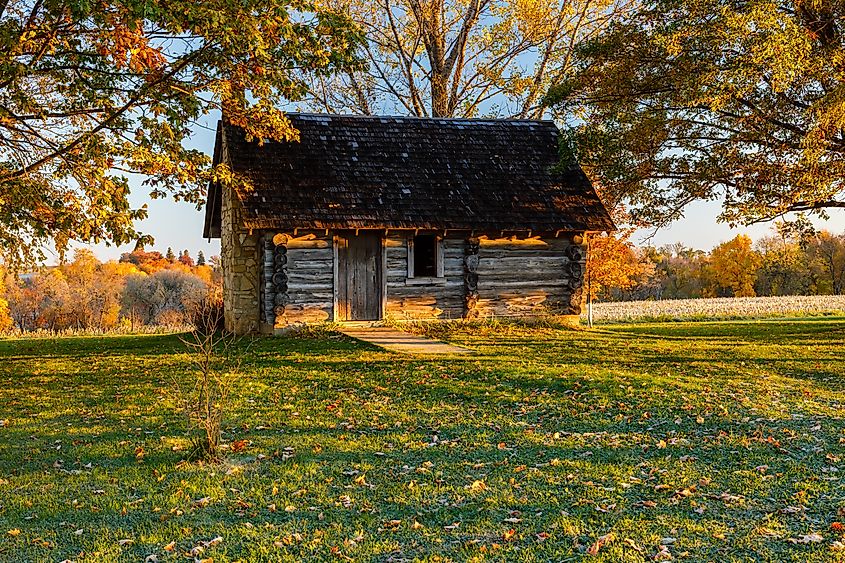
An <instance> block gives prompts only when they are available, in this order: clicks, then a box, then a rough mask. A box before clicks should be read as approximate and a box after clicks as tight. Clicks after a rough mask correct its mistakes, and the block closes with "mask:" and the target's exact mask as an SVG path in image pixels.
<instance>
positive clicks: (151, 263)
mask: <svg viewBox="0 0 845 563" xmlns="http://www.w3.org/2000/svg"><path fill="white" fill-rule="evenodd" d="M120 261H121V262H126V263H129V264H134V265H135V266H137V267H138V269H139V270H142V271H144V272H146V273H148V274H152V273H154V272H157V271H159V270H162V269H164V268H166V267H167V266H168V265H169V264H170V262H168V261H167V259H166V258H165V257H164V256H162V254H161V252H157V251H150V252H145V251H144V250H143V249H141V250H135V251H133V252H124V253H123V254H121V255H120Z"/></svg>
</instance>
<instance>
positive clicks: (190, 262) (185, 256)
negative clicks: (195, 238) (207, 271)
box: [179, 250, 194, 268]
mask: <svg viewBox="0 0 845 563" xmlns="http://www.w3.org/2000/svg"><path fill="white" fill-rule="evenodd" d="M179 262H180V263H181V264H182V265H184V266H187V267H189V268H193V267H194V259H193V258H191V254H190V253H189V252H188V251H187V250H183V251H182V254H180V255H179Z"/></svg>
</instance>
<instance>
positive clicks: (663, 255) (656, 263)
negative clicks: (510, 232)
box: [586, 223, 845, 301]
mask: <svg viewBox="0 0 845 563" xmlns="http://www.w3.org/2000/svg"><path fill="white" fill-rule="evenodd" d="M803 227H804V228H796V227H795V223H777V224H776V227H775V228H774V229H773V230H772V233H771V234H769V235H768V236H765V237H762V238H760V239H759V240H757V241H752V240H751V238H749V237H748V236H747V235H738V236H736V237H735V238H733V239H731V240H729V241H726V242H723V243H721V244H719V245H718V246H716V247H715V248H713V249H711V250H710V251H709V252H708V251H704V250H697V249H693V248H690V247H688V246H686V245H684V244H683V243H680V242H679V243H675V244H670V245H664V246H660V247H654V246H644V247H636V246H635V245H633V244H632V243H631V242H630V240H628V238H627V237H626V236H624V235H623V236H622V237H613V236H607V235H599V236H597V237H595V238H594V239H593V240H592V241H591V251H592V254H591V256H590V257H589V262H588V269H587V274H586V284H587V287H588V288H589V291H590V293H591V296H592V298H593V299H594V300H596V301H628V300H641V299H694V298H701V297H754V296H780V295H843V294H845V233H841V234H834V233H831V232H828V231H824V230H822V231H819V232H815V231H814V230H813V229H812V228H809V226H808V225H807V224H806V223H805V224H803Z"/></svg>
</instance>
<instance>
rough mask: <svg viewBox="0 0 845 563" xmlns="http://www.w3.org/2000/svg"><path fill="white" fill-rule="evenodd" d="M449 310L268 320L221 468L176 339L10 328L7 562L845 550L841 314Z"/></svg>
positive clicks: (0, 410) (0, 349)
mask: <svg viewBox="0 0 845 563" xmlns="http://www.w3.org/2000/svg"><path fill="white" fill-rule="evenodd" d="M432 330H438V331H443V332H444V334H441V336H443V337H445V338H447V339H448V340H450V341H452V342H455V343H459V344H464V345H467V346H470V347H473V348H476V349H477V350H479V352H480V354H479V355H477V356H473V357H469V358H466V357H465V358H458V359H436V360H423V359H409V358H407V357H403V356H400V355H396V354H391V353H387V352H382V351H380V350H377V349H374V348H370V347H368V346H366V345H363V344H359V343H356V342H354V341H351V340H349V339H347V338H346V337H340V336H337V335H329V336H328V337H324V338H322V339H306V338H277V339H262V340H258V341H257V342H255V343H254V344H253V346H252V348H251V351H250V353H249V355H248V356H247V357H246V358H245V361H244V363H243V365H242V368H241V369H242V372H243V376H242V378H241V379H240V380H239V381H238V383H237V386H236V389H235V390H234V392H233V401H234V403H233V405H232V408H231V410H230V413H229V418H228V422H227V424H226V438H227V440H236V439H237V440H247V441H248V442H249V446H248V447H247V449H246V450H245V451H243V452H239V453H236V454H232V455H230V457H229V459H228V461H227V462H226V463H225V464H222V465H216V466H200V465H196V464H185V463H180V460H181V459H182V456H184V451H180V449H181V448H183V447H184V444H185V438H184V424H183V421H182V419H181V418H180V417H179V416H178V415H177V414H175V413H174V410H173V405H172V402H171V400H170V398H168V394H167V389H168V387H169V383H168V382H169V381H170V377H172V376H173V375H174V374H176V375H177V376H179V375H180V374H182V375H185V374H187V370H188V363H187V358H186V356H185V355H184V353H183V351H182V350H183V349H182V347H181V345H180V343H179V342H178V340H177V338H176V337H174V336H132V337H122V336H120V337H105V338H100V337H98V338H85V337H76V338H64V339H56V340H50V339H43V340H35V339H33V340H0V380H2V388H0V420H2V421H3V422H2V424H0V560H2V561H54V562H58V561H62V560H65V559H69V560H72V561H78V562H82V561H114V560H121V561H123V560H126V561H143V560H144V558H146V557H147V556H149V555H155V557H153V558H150V559H149V561H156V560H157V561H159V562H162V561H184V560H185V555H186V554H187V553H190V552H191V550H192V549H195V548H197V547H200V548H202V547H203V546H204V545H205V544H208V545H207V546H206V547H204V550H203V552H202V553H199V551H198V550H197V551H195V555H196V556H197V557H199V558H212V559H213V560H214V561H215V562H221V561H235V560H240V561H302V560H310V559H313V560H326V561H344V560H346V561H351V560H355V561H412V560H421V561H470V560H472V561H501V560H512V561H571V560H578V559H581V558H587V559H589V560H591V561H613V562H617V561H644V560H649V561H651V560H661V559H666V560H668V558H670V557H671V558H673V559H674V560H687V561H720V562H721V561H802V562H803V561H845V551H840V549H842V548H843V546H842V544H841V543H839V542H840V541H842V542H845V538H843V533H842V531H841V530H842V526H841V525H840V524H838V523H837V522H845V480H843V474H845V425H843V422H845V417H843V415H845V411H843V407H845V404H844V403H845V394H843V391H845V346H843V344H844V343H845V320H843V319H814V320H808V321H788V322H787V321H762V322H725V323H689V324H683V323H676V324H646V325H625V326H613V327H612V328H609V329H602V330H596V331H594V332H587V331H567V330H554V329H548V328H533V329H529V328H524V327H514V326H510V327H508V326H504V327H481V328H479V327H476V328H474V329H469V328H466V327H460V326H454V327H450V328H435V329H432ZM218 537H219V538H221V539H219V540H214V538H218ZM600 538H601V539H600ZM212 540H214V541H212Z"/></svg>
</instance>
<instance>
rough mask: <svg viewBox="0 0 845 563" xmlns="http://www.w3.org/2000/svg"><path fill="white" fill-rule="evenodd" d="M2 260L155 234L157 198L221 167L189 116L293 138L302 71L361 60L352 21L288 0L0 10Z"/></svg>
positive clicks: (186, 190) (198, 185)
mask: <svg viewBox="0 0 845 563" xmlns="http://www.w3.org/2000/svg"><path fill="white" fill-rule="evenodd" d="M0 29H2V33H0V84H1V85H2V87H0V254H2V255H3V257H4V258H5V259H6V260H7V261H9V262H11V263H13V264H18V263H21V262H22V261H32V260H35V259H38V258H42V257H43V253H42V252H41V251H40V250H39V249H40V248H42V247H44V246H45V243H47V242H51V241H52V242H53V246H54V247H55V248H56V249H57V250H58V251H59V253H60V254H61V253H63V251H64V250H65V249H66V248H67V245H68V242H69V241H70V240H72V239H75V240H81V241H84V242H96V241H101V240H105V241H108V242H112V243H115V244H121V243H127V242H130V241H132V240H145V241H146V240H148V237H144V236H142V235H141V234H140V233H138V232H137V231H136V230H135V227H134V225H135V220H137V219H142V218H144V217H145V216H146V215H147V209H146V206H142V207H140V208H133V207H132V205H131V204H130V202H129V200H128V194H129V189H128V179H127V178H128V175H129V174H132V173H134V174H140V175H142V176H144V177H145V178H146V180H145V182H146V184H147V185H148V187H149V189H150V193H151V196H152V197H161V196H165V195H168V194H170V195H172V196H174V197H175V198H177V199H182V200H186V201H189V202H191V203H195V204H198V203H200V202H201V201H202V194H203V188H204V186H205V185H206V184H207V183H208V181H209V179H211V178H212V177H213V176H214V177H216V178H218V179H224V180H227V181H228V180H233V181H234V180H236V179H237V178H236V176H232V174H231V173H230V172H231V171H229V170H228V169H227V168H226V167H218V168H217V169H216V170H212V169H211V162H210V159H209V157H208V156H207V155H206V154H204V153H203V152H202V151H198V150H195V149H191V148H188V147H187V146H186V143H185V142H184V141H185V140H187V139H188V138H189V137H190V136H191V135H192V133H193V124H194V123H196V122H197V121H200V120H202V119H203V117H204V116H206V115H208V114H209V113H210V112H213V111H219V110H222V111H223V112H224V113H225V115H226V117H227V119H228V120H229V121H231V122H232V123H233V124H235V125H240V126H243V127H244V128H246V130H247V135H248V137H249V138H250V139H253V138H254V139H262V140H263V139H274V140H291V139H295V138H297V132H296V131H295V130H294V129H293V127H292V125H291V123H290V122H289V121H288V120H287V119H286V118H285V117H284V115H283V113H282V111H281V110H280V109H279V107H280V106H281V105H282V104H283V103H285V102H287V101H289V100H297V99H300V98H302V96H303V95H304V94H305V92H306V90H307V87H306V84H305V82H304V81H303V80H302V78H301V77H300V76H299V74H298V73H299V72H300V71H305V70H307V71H308V72H309V73H310V74H311V75H314V74H316V75H318V76H319V75H320V74H322V73H327V72H330V71H333V70H337V69H341V68H345V67H347V66H348V65H349V64H353V63H354V62H355V52H356V50H357V47H358V44H359V39H360V35H359V32H358V30H357V28H355V27H354V26H353V25H352V23H351V22H350V21H349V20H348V18H346V17H344V16H342V15H341V14H339V13H338V12H337V11H329V10H325V9H322V8H320V7H319V6H317V5H314V4H311V3H299V2H292V1H291V0H239V1H237V2H230V1H196V0H144V1H140V0H129V1H122V2H112V1H110V0H103V1H96V2H92V1H90V0H66V1H62V2H58V1H55V0H51V1H46V2H45V1H35V0H9V1H6V2H3V4H2V10H0Z"/></svg>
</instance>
